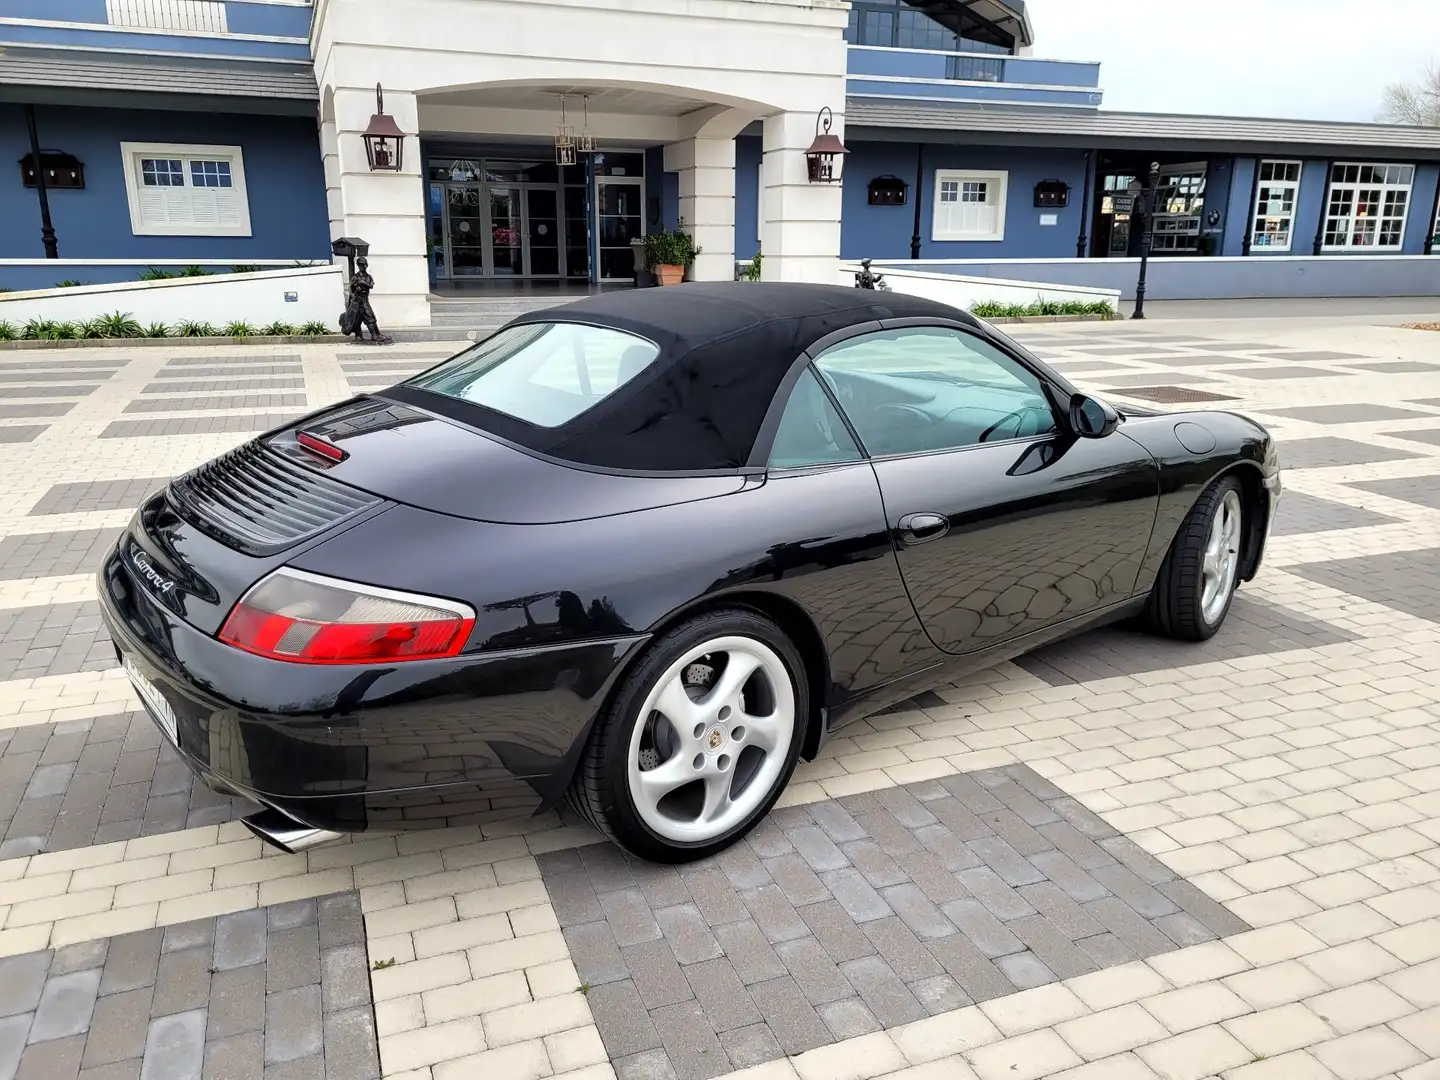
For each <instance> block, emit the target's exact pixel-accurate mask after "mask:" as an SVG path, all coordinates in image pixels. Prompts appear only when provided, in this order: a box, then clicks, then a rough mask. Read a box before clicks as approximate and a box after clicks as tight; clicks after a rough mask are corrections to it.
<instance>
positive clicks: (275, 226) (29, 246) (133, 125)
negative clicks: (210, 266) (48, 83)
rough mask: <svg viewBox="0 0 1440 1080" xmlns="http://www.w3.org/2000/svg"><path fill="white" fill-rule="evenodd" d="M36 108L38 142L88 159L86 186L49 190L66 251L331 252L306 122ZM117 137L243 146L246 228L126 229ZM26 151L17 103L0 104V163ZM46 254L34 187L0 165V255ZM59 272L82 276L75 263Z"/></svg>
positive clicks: (241, 258) (283, 255) (104, 255)
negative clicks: (233, 231) (193, 232)
mask: <svg viewBox="0 0 1440 1080" xmlns="http://www.w3.org/2000/svg"><path fill="white" fill-rule="evenodd" d="M35 113H36V123H37V126H38V128H39V133H40V141H41V143H42V144H43V145H44V146H46V147H53V148H55V149H59V150H64V151H66V152H67V153H71V154H74V155H75V156H76V157H78V158H79V159H80V160H81V161H82V162H84V163H85V185H86V186H85V190H83V191H52V192H50V213H51V217H52V218H53V220H54V223H55V231H56V233H57V235H58V238H59V244H60V255H61V257H63V258H67V259H127V258H137V259H143V258H154V259H183V258H213V259H233V260H234V261H235V262H237V263H243V262H245V261H247V260H248V259H319V258H328V257H329V253H330V231H329V224H328V218H329V214H328V212H327V210H326V206H325V175H324V171H323V168H322V166H321V162H320V147H319V138H318V136H317V134H316V130H315V122H314V121H313V120H306V119H302V118H291V117H275V116H241V115H232V114H214V115H205V114H202V113H179V112H177V113H166V112H138V111H129V110H120V109H114V110H111V109H76V108H61V107H50V106H40V107H37V108H36V110H35ZM121 142H160V143H201V144H221V145H226V146H230V145H234V146H239V147H241V149H242V150H243V151H244V157H245V183H246V190H247V194H248V195H249V200H250V226H251V232H252V235H251V236H248V237H244V236H229V237H205V236H135V235H133V234H132V233H131V231H130V211H129V207H128V203H127V201H126V196H125V174H124V171H123V165H122V162H121V158H120V143H121ZM28 150H29V146H28V140H27V136H26V133H25V123H24V120H23V115H22V112H21V109H20V107H19V106H18V105H3V104H0V162H5V161H9V162H14V161H18V160H19V159H20V158H21V157H22V156H24V154H26V153H27V152H28ZM44 254H45V251H44V248H43V247H42V246H41V243H40V209H39V203H38V200H37V199H36V195H35V191H34V190H33V189H31V188H26V187H24V186H22V184H21V182H20V170H19V169H18V168H15V167H13V165H12V167H10V168H8V169H0V258H7V259H24V258H35V259H38V258H42V257H43V256H44ZM6 273H7V272H6V271H5V269H4V268H3V267H0V284H8V282H7V281H5V278H6ZM59 276H60V277H72V278H80V279H86V280H88V279H89V277H88V276H87V275H86V274H81V273H75V272H73V271H67V272H66V273H64V274H61V275H59ZM50 284H53V282H51V283H50ZM11 287H14V286H13V285H12V286H11Z"/></svg>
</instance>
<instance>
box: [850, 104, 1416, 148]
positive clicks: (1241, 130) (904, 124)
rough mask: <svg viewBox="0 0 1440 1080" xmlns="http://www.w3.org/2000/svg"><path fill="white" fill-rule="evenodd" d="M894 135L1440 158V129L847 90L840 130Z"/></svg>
mask: <svg viewBox="0 0 1440 1080" xmlns="http://www.w3.org/2000/svg"><path fill="white" fill-rule="evenodd" d="M860 129H863V130H864V138H866V139H870V140H875V141H882V142H891V141H904V142H910V141H915V140H917V139H919V140H927V141H932V142H935V141H939V142H965V143H973V144H981V145H993V146H1007V145H1020V146H1056V147H1060V146H1063V147H1078V148H1084V149H1095V150H1124V149H1136V150H1143V149H1152V148H1153V149H1157V150H1195V151H1208V152H1210V153H1232V154H1236V153H1238V154H1248V153H1262V154H1278V153H1288V154H1294V155H1298V156H1303V157H1331V156H1335V155H1337V154H1354V153H1359V152H1362V151H1364V152H1376V151H1383V152H1384V153H1386V154H1387V155H1389V156H1391V157H1394V158H1398V159H1399V160H1402V161H1411V160H1415V161H1440V128H1422V127H1405V126H1400V125H1395V124H1347V123H1333V122H1327V121H1318V120H1278V119H1262V118H1256V117H1234V116H1190V115H1185V114H1178V113H1132V112H1109V111H1106V110H1104V109H1100V110H1080V109H1068V108H1039V107H1036V108H999V107H993V108H986V107H984V106H968V105H966V106H961V105H955V104H951V103H944V102H925V101H903V100H898V99H894V98H873V97H872V98H867V97H852V98H850V99H849V100H848V102H847V103H846V106H845V130H846V134H847V136H850V137H852V138H853V137H855V136H856V135H857V134H858V132H859V130H860Z"/></svg>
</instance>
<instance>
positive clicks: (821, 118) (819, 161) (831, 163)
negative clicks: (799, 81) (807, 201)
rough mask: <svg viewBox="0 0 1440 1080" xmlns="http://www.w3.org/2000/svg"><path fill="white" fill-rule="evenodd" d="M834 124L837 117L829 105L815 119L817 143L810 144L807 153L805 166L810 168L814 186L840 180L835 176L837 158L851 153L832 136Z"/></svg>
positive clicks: (838, 138)
mask: <svg viewBox="0 0 1440 1080" xmlns="http://www.w3.org/2000/svg"><path fill="white" fill-rule="evenodd" d="M834 122H835V116H834V114H833V113H832V112H831V111H830V107H829V106H828V105H827V106H826V107H825V108H823V109H821V110H820V114H819V115H818V116H817V117H816V118H815V141H814V142H812V143H811V144H810V149H809V150H806V151H805V164H806V166H807V167H808V168H809V171H810V182H811V183H812V184H829V183H833V182H834V181H836V180H839V179H840V178H839V177H838V176H836V175H835V158H836V156H837V155H839V154H848V153H849V152H850V151H849V150H847V149H845V144H844V143H842V142H841V141H840V137H839V136H838V135H832V134H830V127H831V125H832V124H834Z"/></svg>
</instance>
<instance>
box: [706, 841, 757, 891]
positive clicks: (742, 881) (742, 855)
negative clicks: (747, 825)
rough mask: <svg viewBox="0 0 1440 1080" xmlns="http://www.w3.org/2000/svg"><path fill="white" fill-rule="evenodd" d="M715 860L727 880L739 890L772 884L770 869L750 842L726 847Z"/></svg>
mask: <svg viewBox="0 0 1440 1080" xmlns="http://www.w3.org/2000/svg"><path fill="white" fill-rule="evenodd" d="M715 862H716V864H717V865H718V866H719V868H720V872H721V873H722V874H724V875H725V878H726V880H727V881H729V882H730V884H731V885H733V886H734V887H735V889H736V890H737V891H738V890H741V889H758V888H759V887H760V886H762V885H769V884H770V881H771V878H770V874H769V871H767V870H766V869H765V866H764V864H763V863H761V862H760V860H759V859H758V858H757V857H756V855H755V852H754V851H753V850H751V848H750V845H749V844H743V843H742V844H735V845H733V846H731V847H728V848H726V849H725V850H724V851H722V852H720V854H719V855H717V856H716V857H715Z"/></svg>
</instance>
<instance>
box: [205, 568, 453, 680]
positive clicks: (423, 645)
mask: <svg viewBox="0 0 1440 1080" xmlns="http://www.w3.org/2000/svg"><path fill="white" fill-rule="evenodd" d="M474 625H475V613H474V611H472V610H471V609H470V608H468V607H466V606H465V605H464V604H459V603H456V602H455V601H453V600H438V599H435V598H433V597H428V596H413V595H411V594H409V593H399V592H392V591H390V590H388V589H375V588H371V587H370V586H368V585H355V584H351V583H350V582H346V581H336V580H335V579H333V578H324V577H320V576H319V575H317V574H308V573H305V572H303V571H299V570H290V569H285V568H282V569H280V570H277V571H275V573H273V574H271V575H270V576H269V577H267V578H266V579H265V580H264V581H262V582H260V583H259V584H258V585H256V586H255V587H254V588H252V589H251V590H250V591H249V592H248V593H246V594H245V595H244V596H243V597H242V598H241V599H240V602H239V603H238V604H236V605H235V607H234V609H233V610H231V612H230V617H229V618H227V619H226V620H225V625H224V626H223V627H222V628H221V630H220V640H221V641H223V642H225V643H226V644H227V645H233V646H235V647H236V648H237V649H244V650H245V651H246V652H251V653H255V654H256V655H258V656H267V657H269V658H270V659H272V660H286V661H289V662H290V663H295V664H367V663H386V664H388V663H394V662H396V661H401V660H435V659H440V658H443V657H447V656H454V655H455V654H456V653H458V652H459V651H460V650H461V649H462V648H463V647H464V645H465V641H466V639H467V638H468V637H469V636H470V628H471V627H473V626H474Z"/></svg>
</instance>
